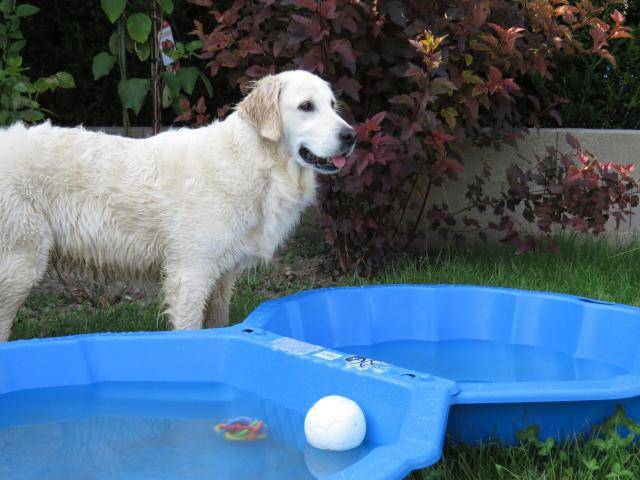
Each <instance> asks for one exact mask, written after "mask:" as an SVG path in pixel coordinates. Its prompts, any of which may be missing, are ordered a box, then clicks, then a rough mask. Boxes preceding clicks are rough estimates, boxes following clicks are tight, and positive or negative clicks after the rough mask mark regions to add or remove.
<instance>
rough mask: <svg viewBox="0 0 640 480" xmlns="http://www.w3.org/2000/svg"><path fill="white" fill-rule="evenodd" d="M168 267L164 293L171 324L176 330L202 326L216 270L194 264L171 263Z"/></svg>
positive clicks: (194, 328)
mask: <svg viewBox="0 0 640 480" xmlns="http://www.w3.org/2000/svg"><path fill="white" fill-rule="evenodd" d="M194 263H195V262H194ZM204 265H206V263H205V262H203V266H204ZM165 270H166V271H165V281H164V295H165V301H166V303H167V305H168V308H167V313H168V314H169V323H170V324H171V327H172V328H173V329H174V330H196V329H200V328H202V319H203V312H204V308H205V304H206V301H207V297H208V294H209V291H210V290H211V285H212V284H214V281H215V278H216V273H215V272H214V271H211V270H209V269H206V267H205V268H202V266H195V265H193V263H191V265H190V266H181V265H171V266H168V267H167V268H166V269H165Z"/></svg>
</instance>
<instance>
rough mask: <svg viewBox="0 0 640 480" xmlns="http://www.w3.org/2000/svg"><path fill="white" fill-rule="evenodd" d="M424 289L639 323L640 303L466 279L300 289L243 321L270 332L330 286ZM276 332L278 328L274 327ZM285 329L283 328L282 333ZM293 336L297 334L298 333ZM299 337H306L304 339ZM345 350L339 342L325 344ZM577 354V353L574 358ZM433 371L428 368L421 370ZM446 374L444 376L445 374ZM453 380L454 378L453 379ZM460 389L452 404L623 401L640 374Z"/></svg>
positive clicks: (637, 392) (638, 389) (637, 388)
mask: <svg viewBox="0 0 640 480" xmlns="http://www.w3.org/2000/svg"><path fill="white" fill-rule="evenodd" d="M407 287H410V288H420V289H425V290H436V289H444V288H446V289H460V290H464V289H473V290H482V291H485V292H499V293H500V292H501V293H504V292H507V293H512V294H516V295H530V296H531V295H532V296H537V297H540V298H545V297H546V298H552V299H556V300H557V299H560V300H563V301H566V302H571V303H577V304H579V305H581V306H583V307H584V306H585V304H588V305H589V307H588V308H594V309H607V310H619V311H622V312H627V313H631V314H633V315H634V316H636V317H637V318H638V322H639V323H638V325H639V327H640V307H635V306H632V305H624V304H619V303H613V302H607V301H602V300H597V299H591V298H587V297H581V296H577V295H570V294H565V293H554V292H548V291H539V290H524V289H518V288H506V287H495V286H478V285H467V284H410V283H394V284H377V285H363V286H340V287H325V288H316V289H309V290H303V291H299V292H296V293H293V294H290V295H286V296H282V297H278V298H275V299H272V300H267V301H264V302H262V303H261V304H260V305H259V306H258V307H256V308H255V309H254V310H253V311H252V312H251V313H250V314H249V315H248V316H247V317H246V318H245V320H244V321H243V322H242V323H240V325H243V326H245V328H246V327H256V328H262V329H264V330H267V331H269V327H268V326H267V323H268V320H269V318H270V317H271V315H272V314H273V313H274V311H275V310H276V309H277V308H279V307H280V306H281V305H283V304H285V303H289V302H296V301H299V300H301V299H303V298H305V297H308V296H312V295H318V294H326V293H330V292H332V291H345V290H384V289H397V288H407ZM274 333H277V332H274ZM278 334H281V333H278ZM294 338H295V337H294ZM299 340H302V341H307V340H306V339H304V338H299ZM321 346H323V347H326V348H332V349H334V350H337V351H341V352H344V353H350V352H346V351H344V350H341V349H340V347H333V346H330V345H329V346H327V345H321ZM574 358H578V357H574ZM419 373H422V374H429V372H419ZM441 378H443V377H441ZM452 381H455V380H452ZM456 384H457V385H458V388H459V393H458V394H457V395H456V396H454V398H453V404H455V405H464V404H504V403H538V402H576V401H597V400H622V399H626V398H632V397H636V396H640V374H634V373H625V374H620V375H615V376H612V377H609V378H606V379H600V380H557V381H544V382H540V381H536V382H532V381H529V382H526V381H525V382H493V383H485V382H482V383H480V382H463V381H456Z"/></svg>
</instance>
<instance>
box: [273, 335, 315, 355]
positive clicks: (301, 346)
mask: <svg viewBox="0 0 640 480" xmlns="http://www.w3.org/2000/svg"><path fill="white" fill-rule="evenodd" d="M271 346H272V347H273V348H275V349H276V350H281V351H283V352H286V353H290V354H292V355H306V354H307V353H312V352H317V351H318V350H320V349H321V348H322V347H319V346H318V345H312V344H311V343H307V342H301V341H300V340H296V339H295V338H289V337H281V338H277V339H275V340H273V341H272V342H271Z"/></svg>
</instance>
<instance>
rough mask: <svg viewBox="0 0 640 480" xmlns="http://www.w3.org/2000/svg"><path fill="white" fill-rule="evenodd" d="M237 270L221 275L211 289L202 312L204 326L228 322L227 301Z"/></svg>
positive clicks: (208, 326)
mask: <svg viewBox="0 0 640 480" xmlns="http://www.w3.org/2000/svg"><path fill="white" fill-rule="evenodd" d="M237 276H238V271H237V270H236V269H232V270H230V271H228V272H227V273H225V274H224V275H222V276H221V277H220V279H219V280H218V281H217V282H216V284H215V285H214V286H213V288H212V289H211V293H210V294H209V300H208V302H207V307H206V310H205V313H204V326H205V328H216V327H226V326H227V325H228V324H229V302H230V301H231V294H232V293H233V284H234V283H235V281H236V278H237Z"/></svg>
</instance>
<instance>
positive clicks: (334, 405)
mask: <svg viewBox="0 0 640 480" xmlns="http://www.w3.org/2000/svg"><path fill="white" fill-rule="evenodd" d="M366 431H367V424H366V421H365V419H364V414H363V413H362V410H361V409H360V407H359V406H358V404H357V403H356V402H354V401H353V400H349V399H348V398H346V397H341V396H339V395H329V396H328V397H324V398H321V399H320V400H318V401H317V402H316V403H315V404H314V405H313V407H311V408H310V409H309V411H308V412H307V416H306V417H305V419H304V433H305V436H306V437H307V442H309V444H310V445H311V446H313V447H316V448H319V449H320V450H333V451H336V452H342V451H344V450H351V449H352V448H356V447H358V446H359V445H360V444H361V443H362V441H363V440H364V435H365V433H366Z"/></svg>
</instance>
